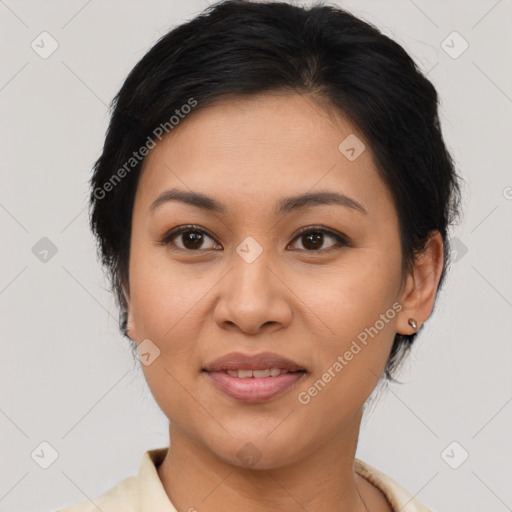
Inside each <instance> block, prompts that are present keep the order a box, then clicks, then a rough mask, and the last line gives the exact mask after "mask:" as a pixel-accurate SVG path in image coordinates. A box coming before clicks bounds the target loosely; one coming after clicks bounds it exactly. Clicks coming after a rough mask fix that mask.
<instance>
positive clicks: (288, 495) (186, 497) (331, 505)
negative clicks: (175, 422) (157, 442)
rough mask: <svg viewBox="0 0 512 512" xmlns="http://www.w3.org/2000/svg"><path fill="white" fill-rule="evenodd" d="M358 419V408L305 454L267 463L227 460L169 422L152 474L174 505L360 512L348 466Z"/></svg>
mask: <svg viewBox="0 0 512 512" xmlns="http://www.w3.org/2000/svg"><path fill="white" fill-rule="evenodd" d="M360 421H361V414H360V413H359V414H358V415H357V417H356V418H354V421H352V422H351V424H349V425H348V426H346V427H345V428H344V429H343V430H342V431H340V432H338V433H337V434H336V435H335V436H334V437H333V438H332V439H329V440H326V442H325V443H324V444H322V445H321V446H319V447H318V448H316V449H315V450H313V451H312V453H311V454H309V455H307V456H306V457H303V458H301V459H299V460H297V461H295V462H293V463H290V464H288V465H284V466H280V467H279V468H272V469H254V468H250V469H248V468H241V467H238V466H237V465H233V464H230V463H229V462H226V461H225V460H222V459H221V458H220V457H219V456H218V455H216V454H215V453H213V452H212V451H211V450H209V449H208V448H206V447H205V446H203V445H199V444H197V443H195V442H193V441H192V440H190V439H189V438H187V437H185V436H183V435H182V433H181V432H180V431H179V430H178V429H176V428H173V427H172V425H171V426H170V429H169V433H170V440H171V443H170V448H169V451H168V453H167V455H166V457H165V459H164V461H163V462H162V464H161V465H160V466H159V467H158V474H159V477H160V479H161V481H162V484H163V486H164V489H165V491H166V493H167V495H168V496H169V499H170V500H171V502H172V503H173V505H174V506H175V507H176V509H177V510H187V511H188V510H190V511H194V510H200V511H201V512H221V511H222V512H224V511H225V510H244V511H247V512H253V511H254V512H256V511H258V512H261V511H262V510H269V511H270V510H281V511H284V512H296V511H297V512H298V511H300V512H303V511H304V510H308V511H316V510H330V511H344V512H348V511H350V512H366V511H367V507H366V506H365V504H364V502H363V500H365V496H364V492H363V490H362V489H359V488H358V484H359V485H360V481H361V480H363V479H361V478H360V477H359V476H357V475H355V473H354V470H353V461H354V457H355V451H356V447H357V439H358V434H359V426H360ZM365 501H366V500H365ZM368 506H370V504H368Z"/></svg>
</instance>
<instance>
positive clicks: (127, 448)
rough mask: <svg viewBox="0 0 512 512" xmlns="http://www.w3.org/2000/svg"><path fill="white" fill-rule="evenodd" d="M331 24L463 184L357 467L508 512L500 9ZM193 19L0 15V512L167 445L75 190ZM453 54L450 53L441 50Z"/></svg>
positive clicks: (449, 505)
mask: <svg viewBox="0 0 512 512" xmlns="http://www.w3.org/2000/svg"><path fill="white" fill-rule="evenodd" d="M339 4H340V5H342V6H345V7H346V8H348V9H349V10H351V11H352V12H354V13H355V14H358V15H360V16H362V17H363V18H365V19H366V20H369V21H372V22H374V23H375V24H376V25H377V26H379V27H380V28H381V29H383V30H384V32H385V33H386V34H388V35H390V36H391V37H393V38H394V39H396V40H397V41H398V42H400V43H401V44H402V45H404V46H405V48H406V49H407V50H408V51H409V52H410V53H411V54H412V56H413V57H414V58H415V60H416V61H417V62H418V63H419V65H420V66H421V68H422V69H423V70H425V71H426V72H428V76H429V78H430V79H431V80H432V81H433V83H434V85H435V86H436V87H437V89H438V91H439V93H440V95H441V98H442V114H443V115H442V122H443V129H444V133H445V137H446V141H447V143H448V146H449V148H450V150H451V151H452V153H453V155H454V157H455V159H456V161H457V165H458V169H459V170H460V172H461V173H462V174H463V176H464V178H465V180H466V184H467V186H466V187H465V188H464V208H465V216H464V217H463V219H462V223H461V224H460V226H458V227H457V228H456V229H454V230H453V231H452V237H454V238H457V239H458V242H457V244H458V247H459V248H462V249H460V250H459V254H458V261H457V263H455V264H454V265H453V267H452V270H451V272H450V274H449V275H448V278H447V282H446V285H445V288H444V290H443V291H442V293H441V294H440V296H439V298H438V301H439V302H438V304H437V306H436V311H435V313H434V315H433V316H432V317H431V319H430V320H429V321H428V323H427V325H426V328H425V330H424V332H423V333H422V335H421V336H420V337H419V339H418V340H417V344H416V347H415V349H414V351H413V354H412V357H411V358H410V360H409V361H408V364H407V366H406V368H405V369H404V371H403V372H402V374H401V378H402V381H403V382H404V383H405V384H404V385H392V386H390V388H389V390H388V391H387V392H386V393H385V394H384V395H383V396H382V398H381V399H380V401H379V402H378V403H377V404H376V406H375V407H374V409H373V412H372V415H370V416H369V418H368V419H367V421H365V423H364V425H363V428H362V432H361V438H360V445H359V449H358V457H359V458H362V459H363V460H365V461H366V462H368V463H370V464H372V465H374V466H376V467H378V468H379V469H381V470H382V471H384V472H386V473H388V474H389V475H391V476H392V477H393V478H395V479H396V480H397V481H398V482H400V483H401V484H402V485H403V486H405V487H406V488H407V489H408V490H409V491H410V492H411V493H413V494H415V495H417V497H418V499H419V500H420V501H421V502H424V503H425V504H427V505H429V506H430V507H432V508H434V509H436V510H437V511H439V512H441V511H465V512H476V511H481V510H486V511H488V512H489V511H496V512H501V511H506V510H512V508H511V507H512V486H511V484H510V482H512V470H511V465H510V456H511V448H512V442H511V439H510V432H511V431H512V428H511V424H512V403H511V401H512V386H511V383H512V376H511V371H510V366H511V364H510V363H511V355H512V343H511V334H510V327H511V316H512V315H511V307H512V270H511V265H510V262H511V261H512V237H511V225H512V223H511V220H512V200H511V199H512V188H511V187H512V172H511V159H512V158H511V151H510V150H511V141H512V137H511V131H512V130H511V125H512V116H511V115H510V114H511V110H512V109H511V107H512V72H511V67H510V62H512V40H511V39H512V36H511V32H512V30H511V29H512V24H511V19H512V18H511V15H512V2H511V1H510V0H501V1H496V0H481V1H440V0H438V1H427V0H414V1H413V0H396V1H392V0H380V1H377V0H365V1H363V0H357V1H356V0H354V1H346V2H339ZM207 5H208V3H207V2H206V1H205V0H195V1H186V2H185V1H181V2H179V1H171V0H165V1H156V0H153V1H147V2H143V1H138V2H136V1H133V0H132V1H121V0H115V1H114V0H108V1H100V0H92V1H86V0H72V1H66V2H64V1H54V0H52V1H44V2H43V1H40V0H38V1H28V0H25V1H21V0H0V19H1V53H2V66H1V70H0V108H1V121H2V122H1V133H0V144H1V151H2V153H1V154H2V158H1V164H0V166H1V179H2V187H1V189H0V220H1V240H2V242H1V243H2V264H1V267H0V272H1V275H0V307H1V322H2V324H1V325H2V331H1V332H2V342H1V343H2V345H1V352H0V354H1V355H0V365H1V368H0V372H1V373H0V379H1V380H0V386H1V396H0V429H1V437H0V454H1V455H0V461H1V468H0V510H2V511H12V512H18V511H25V512H26V511H49V510H54V509H56V508H58V507H62V506H64V505H68V504H71V503H75V502H77V501H82V500H85V499H87V497H91V498H93V497H95V496H97V495H98V494H99V493H101V492H103V491H104V490H106V489H107V488H108V487H110V486H112V485H114V484H115V483H117V482H118V481H119V480H121V479H122V478H125V477H127V476H129V475H132V474H135V473H136V472H137V470H138V467H139V463H140V459H141V457H142V455H143V453H144V452H145V451H146V450H147V449H151V448H156V447H160V446H166V445H167V443H168V434H167V423H166V419H165V418H164V416H163V414H162V413H161V412H160V411H159V409H158V407H157V406H156V404H155V403H154V401H153V399H152V397H151V396H150V395H149V393H148V390H147V387H146V384H145V381H144V380H143V377H142V374H141V371H140V369H139V368H137V366H136V365H135V364H134V362H133V360H132V357H131V355H130V352H129V350H128V347H127V345H126V344H125V342H124V341H123V340H122V338H121V336H120V335H119V334H118V331H117V323H116V318H117V312H116V310H115V307H114V303H113V299H112V297H111V295H110V294H109V292H108V290H107V289H106V281H105V279H104V277H103V274H102V271H101V268H100V266H99V264H98V263H97V261H96V253H95V244H94V240H93V238H92V235H91V234H90V233H89V228H88V223H87V210H86V208H85V206H86V195H87V192H88V189H87V180H88V179H89V177H90V172H91V166H92V164H93V163H94V161H95V159H96V158H97V157H98V156H99V152H100V149H101V146H102V144H103V138H104V132H105V129H106V126H107V121H108V115H107V105H108V103H109V102H110V100H111V99H112V98H113V96H114V95H115V93H116V92H117V91H118V89H119V87H120V86H121V84H122V82H123V80H124V78H125V77H126V75H127V73H128V72H129V71H130V69H131V68H132V67H133V66H134V65H135V63H136V62H137V61H138V60H139V59H140V58H141V57H142V56H143V55H144V53H145V52H146V51H147V50H148V49H149V48H150V46H151V45H152V44H153V43H154V42H156V40H157V39H158V38H159V37H160V36H161V35H163V34H164V33H165V32H166V31H167V30H168V29H169V28H171V27H172V26H174V25H176V24H179V23H181V22H183V21H185V20H188V19H190V18H192V17H193V16H194V15H196V14H197V13H199V12H200V11H201V10H202V9H203V8H205V7H206V6H207ZM43 31H47V32H49V33H50V34H51V36H52V37H53V38H54V39H55V40H56V41H57V42H58V45H59V47H58V49H57V50H56V51H55V53H53V54H52V55H51V56H50V57H48V58H47V59H42V58H41V57H40V56H39V55H38V54H37V53H36V52H35V51H34V50H33V49H32V48H31V42H32V41H33V40H36V42H37V41H38V39H37V37H38V35H39V34H40V33H41V32H43ZM453 31H457V32H458V33H459V34H460V35H461V36H462V37H463V38H464V39H465V40H466V41H467V42H468V44H469V48H468V49H467V50H466V51H465V52H464V53H463V54H462V55H460V56H459V57H458V58H456V59H454V58H452V57H451V56H449V55H448V54H447V53H446V52H445V51H444V50H443V48H442V46H441V44H442V41H444V40H445V39H446V38H447V36H449V35H450V34H451V33H452V32H453ZM39 44H40V45H41V43H39ZM46 44H47V43H46ZM448 44H449V45H450V46H453V47H454V48H453V49H452V53H453V52H456V51H457V50H460V49H461V46H460V44H461V41H460V40H454V39H453V36H452V38H451V39H448ZM45 47H46V48H48V46H45ZM42 237H48V238H49V239H50V240H51V241H52V242H53V244H55V246H56V247H57V253H56V254H55V255H54V256H53V257H48V261H47V262H42V261H40V260H39V259H38V258H37V257H36V255H34V254H33V252H32V247H33V246H34V245H35V244H36V243H37V242H38V241H39V240H40V239H41V238H42ZM465 249H467V252H466V253H464V250H465ZM43 441H46V442H48V443H50V444H51V445H52V446H53V447H54V449H55V450H56V451H57V453H58V458H57V460H56V461H55V462H54V463H53V464H52V465H51V466H50V467H49V468H48V469H43V468H41V467H40V466H39V465H38V463H36V461H35V460H34V459H37V457H34V459H33V458H32V457H31V453H32V452H33V451H34V450H36V451H37V450H39V452H38V453H41V452H40V450H41V447H40V443H42V442H43ZM453 441H456V442H457V443H459V444H458V445H456V446H455V449H454V450H453V451H451V449H449V450H448V457H447V455H446V452H445V456H444V458H443V457H442V455H441V454H442V453H443V450H445V448H446V447H447V446H448V445H449V444H450V443H452V442H453ZM43 448H44V446H43ZM462 450H466V451H467V452H468V453H469V458H468V459H467V460H466V461H465V462H464V463H463V464H462V465H461V466H460V467H459V468H458V469H452V468H451V467H450V466H449V465H448V464H447V462H446V460H447V459H450V462H451V463H452V464H454V463H457V461H460V460H461V454H462V453H463V452H462ZM43 451H45V450H44V449H43ZM45 453H46V455H45V457H48V454H49V453H50V452H49V450H48V449H46V451H45ZM38 462H40V460H39V461H38Z"/></svg>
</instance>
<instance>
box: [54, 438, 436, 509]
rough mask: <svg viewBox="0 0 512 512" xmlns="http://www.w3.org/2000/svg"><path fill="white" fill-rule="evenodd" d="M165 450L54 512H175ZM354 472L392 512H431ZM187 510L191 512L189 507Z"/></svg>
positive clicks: (362, 469)
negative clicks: (164, 475) (164, 478)
mask: <svg viewBox="0 0 512 512" xmlns="http://www.w3.org/2000/svg"><path fill="white" fill-rule="evenodd" d="M168 450H169V448H168V447H167V448H157V449H154V450H148V451H147V452H146V453H145V454H144V456H143V457H142V462H141V464H140V467H139V472H138V473H137V475H135V476H130V477H128V478H125V479H124V480H121V481H120V482H119V483H118V484H116V485H114V487H112V488H111V489H109V490H107V491H105V492H104V493H103V494H101V495H100V496H98V497H97V498H96V499H94V500H89V501H83V502H80V503H77V504H75V505H71V506H69V507H66V508H63V509H59V510H57V511H55V512H98V510H101V512H155V511H158V512H177V510H176V508H175V507H174V506H173V504H172V502H171V501H170V500H169V497H168V496H167V494H166V492H165V489H164V487H163V485H162V482H161V480H160V477H159V476H158V472H157V467H158V466H159V465H160V464H161V463H162V461H163V460H164V458H165V455H166V454H167V451H168ZM354 471H355V472H356V473H357V474H358V475H360V476H361V477H363V478H365V479H366V480H368V481H369V482H370V483H372V484H373V485H374V486H375V487H377V488H378V489H379V490H380V491H382V493H383V494H384V496H385V497H386V498H387V500H388V501H389V504H390V505H391V508H392V509H393V512H433V511H432V510H431V509H428V508H426V507H425V506H423V505H421V503H419V502H418V501H417V500H416V499H415V498H413V496H412V495H411V494H410V493H409V492H407V491H406V490H405V489H404V488H403V487H402V486H400V485H399V484H398V483H397V482H395V481H394V480H393V479H392V478H391V477H389V476H387V475H386V474H384V473H382V472H380V471H379V470H377V469H375V468H373V467H372V466H370V465H369V464H366V463H365V462H363V461H361V460H359V459H355V461H354ZM190 510H194V508H193V507H190Z"/></svg>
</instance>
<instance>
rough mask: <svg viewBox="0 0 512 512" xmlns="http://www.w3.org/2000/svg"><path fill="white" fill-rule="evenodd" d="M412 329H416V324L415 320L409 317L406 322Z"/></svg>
mask: <svg viewBox="0 0 512 512" xmlns="http://www.w3.org/2000/svg"><path fill="white" fill-rule="evenodd" d="M407 323H408V324H409V325H410V326H411V327H412V328H413V329H414V330H416V327H417V324H416V320H415V319H414V318H409V320H408V322H407Z"/></svg>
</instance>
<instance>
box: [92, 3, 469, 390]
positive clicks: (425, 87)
mask: <svg viewBox="0 0 512 512" xmlns="http://www.w3.org/2000/svg"><path fill="white" fill-rule="evenodd" d="M273 91H281V92H288V91H289V92H290V93H300V94H304V93H307V94H310V95H312V96H313V97H316V98H318V99H320V100H323V102H324V103H325V104H326V105H327V106H328V108H332V109H333V111H335V112H339V113H341V114H342V115H344V116H346V117H347V118H348V119H349V120H351V121H352V122H353V123H354V124H355V125H356V126H357V128H358V129H359V130H360V132H361V133H362V134H363V136H364V137H365V138H366V140H367V142H368V143H369V146H370V148H371V151H372V153H373V155H374V159H375V163H376V166H377V171H378V173H379V176H380V177H381V179H382V180H383V181H384V183H385V184H386V186H387V187H388V188H389V190H390V192H391V194H392V197H393V201H394V206H395V208H396V210H397V213H398V218H399V229H400V240H401V251H402V278H404V276H406V275H407V273H408V272H410V271H411V270H412V268H413V264H414V258H415V255H417V254H418V253H421V252H422V251H423V250H425V244H426V242H427V241H428V238H429V235H430V234H431V232H432V231H433V230H438V231H439V232H440V233H441V235H442V238H443V242H444V263H443V269H442V273H441V277H440V281H439V286H441V285H442V283H443V280H444V277H445V274H446V270H447V266H448V264H449V257H450V248H449V240H448V234H447V230H448V228H449V224H450V223H452V222H453V220H454V219H455V217H457V216H458V215H459V204H460V189H459V184H458V179H459V176H458V175H457V173H456V171H455V168H454V164H453V161H452V158H451V156H450V154H449V153H448V151H447V149H446V147H445V143H444V141H443V137H442V133H441V127H440V122H439V117H438V96H437V93H436V90H435V88H434V86H433V85H432V84H431V82H430V81H429V80H428V79H427V78H426V77H425V76H424V75H423V74H422V73H421V72H420V70H419V69H418V67H417V66H416V65H415V63H414V61H413V60H412V59H411V57H410V56H409V55H408V54H407V52H406V51H405V50H404V49H403V48H402V47H401V46H400V45H399V44H398V43H396V42H395V41H393V40H392V39H390V38H389V37H387V36H385V35H383V34H382V33H381V32H380V31H379V30H378V29H377V28H376V27H374V26H373V25H371V24H369V23H368V22H365V21H363V20H361V19H359V18H357V17H355V16H354V15H352V14H350V13H349V12H346V11H345V10H343V9H341V8H339V7H335V6H330V5H323V4H316V5H313V6H310V7H309V8H306V7H302V6H300V7H299V6H295V5H291V4H287V3H283V2H272V3H261V2H258V3H256V2H251V1H243V0H228V1H224V2H220V3H217V4H215V5H213V6H211V7H209V8H208V9H206V10H205V11H203V12H202V13H201V14H200V15H198V16H197V17H195V18H194V19H192V20H191V21H188V22H186V23H184V24H182V25H179V26H177V27H175V28H173V29H172V30H170V31H169V32H168V33H167V34H166V35H164V36H163V37H162V38H161V39H159V41H158V42H157V43H156V44H155V45H154V46H153V47H152V48H151V49H150V50H149V51H148V52H147V53H146V54H145V55H144V57H143V58H142V59H141V60H140V61H139V62H138V63H137V65H136V66H135V67H134V68H133V70H132V71H131V72H130V73H129V75H128V77H127V78H126V80H125V82H124V84H123V85H122V87H121V89H120V90H119V92H118V94H117V95H116V97H115V98H114V100H113V101H112V105H111V118H110V124H109V127H108V131H107V134H106V138H105V144H104V147H103V151H102V154H101V156H100V157H99V158H98V160H97V161H96V163H95V165H94V171H93V175H92V178H91V180H90V185H91V189H90V223H91V228H92V231H93V233H94V235H95V236H96V238H97V241H98V254H99V257H100V259H101V261H102V263H103V265H104V266H105V267H106V269H107V271H108V272H107V273H108V276H109V278H110V283H111V286H112V289H113V291H114V294H115V297H116V302H117V305H118V307H119V327H120V330H121V332H122V333H124V334H125V335H126V332H125V329H126V322H127V302H126V297H125V295H124V293H123V288H126V289H129V280H128V277H129V276H128V274H129V272H128V269H129V250H130V236H131V222H132V212H133V204H134V198H135V192H136V188H137V183H138V177H139V176H140V172H141V169H142V166H143V164H144V158H142V157H141V154H144V151H139V150H140V149H141V148H143V147H146V148H147V147H150V146H149V144H150V142H153V144H154V143H155V142H154V139H155V138H156V137H158V138H159V139H160V138H161V134H162V133H163V130H164V129H165V131H166V132H169V131H170V129H172V128H173V127H174V126H175V124H176V122H175V121H173V120H172V117H174V118H175V119H178V116H177V114H180V113H181V112H187V111H190V110H191V107H190V106H191V105H194V108H193V112H192V113H191V114H190V115H193V113H194V112H196V111H198V110H199V109H201V108H204V107H206V106H208V105H211V104H213V103H214V102H216V101H221V100H224V99H230V98H243V97H249V96H251V95H257V94H259V93H265V92H273ZM185 105H188V106H189V107H187V109H188V110H187V109H185ZM179 117H182V116H179ZM178 122H179V120H178ZM127 164H128V165H127ZM402 282H403V279H402ZM415 337H416V333H414V334H410V335H405V334H399V333H396V334H395V338H394V342H393V345H392V348H391V352H390V355H389V358H388V361H387V363H386V368H385V376H386V378H388V379H390V380H395V379H394V378H393V374H394V372H395V370H396V368H397V366H398V365H399V363H400V362H401V361H402V360H403V358H404V355H405V353H406V352H407V351H408V349H409V348H410V346H411V345H412V343H413V342H414V339H415ZM132 349H133V350H134V351H135V350H136V344H135V343H134V342H133V340H132Z"/></svg>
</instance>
